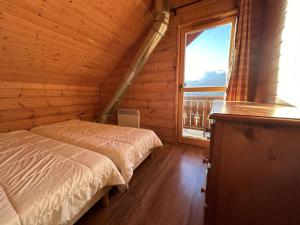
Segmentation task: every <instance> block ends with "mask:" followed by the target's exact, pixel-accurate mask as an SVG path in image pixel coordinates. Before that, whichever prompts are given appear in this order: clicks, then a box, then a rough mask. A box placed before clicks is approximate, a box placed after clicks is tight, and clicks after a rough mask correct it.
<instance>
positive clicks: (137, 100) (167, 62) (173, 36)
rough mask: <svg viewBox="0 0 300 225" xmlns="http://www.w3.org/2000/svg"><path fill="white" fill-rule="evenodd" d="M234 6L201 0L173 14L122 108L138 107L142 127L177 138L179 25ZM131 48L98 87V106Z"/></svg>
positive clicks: (107, 95)
mask: <svg viewBox="0 0 300 225" xmlns="http://www.w3.org/2000/svg"><path fill="white" fill-rule="evenodd" d="M235 6H236V1H235V0H222V1H221V0H213V1H212V0H209V1H201V2H199V3H196V4H193V5H192V6H189V7H186V8H182V9H180V10H178V11H177V14H176V16H175V15H172V16H171V20H170V25H169V28H168V31H167V33H166V35H165V37H164V38H163V39H162V41H161V42H160V44H159V45H158V46H157V48H156V50H155V52H154V53H153V55H152V56H151V57H150V59H149V60H148V62H147V64H146V65H145V67H144V69H143V71H142V72H141V73H140V74H139V75H138V77H137V78H136V80H135V81H134V84H133V86H131V87H130V89H129V91H128V93H127V95H126V96H125V98H124V100H123V101H122V103H121V108H135V109H140V110H141V126H142V127H144V128H150V129H153V130H154V131H155V132H156V133H157V134H158V135H159V136H160V138H162V140H164V141H166V142H176V139H177V135H176V132H177V122H176V121H177V74H176V71H177V57H178V51H179V49H178V40H177V38H178V37H177V35H178V26H180V25H183V24H187V23H190V22H193V21H197V20H199V19H203V18H205V17H207V16H211V15H214V14H217V13H220V12H224V11H228V10H231V9H233V8H235ZM134 50H135V49H132V50H131V51H130V52H129V53H128V55H127V56H126V57H124V58H123V61H122V62H121V63H120V64H119V66H118V67H117V68H116V69H115V70H114V71H113V72H112V73H111V75H110V77H109V79H106V80H105V81H104V82H103V84H102V86H101V87H100V90H101V93H100V96H101V98H100V102H101V106H103V105H105V104H106V103H107V101H108V100H109V98H110V96H111V94H112V93H113V91H114V90H115V89H116V88H117V86H118V84H119V83H120V81H121V78H122V75H123V74H124V72H125V71H126V69H127V66H128V64H129V62H130V59H131V58H132V57H131V56H132V52H134Z"/></svg>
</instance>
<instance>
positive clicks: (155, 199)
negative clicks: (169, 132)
mask: <svg viewBox="0 0 300 225" xmlns="http://www.w3.org/2000/svg"><path fill="white" fill-rule="evenodd" d="M203 157H204V156H203V152H202V149H201V148H197V147H192V146H188V145H165V146H164V148H163V149H162V150H158V151H156V154H155V157H154V159H146V160H145V161H144V162H143V163H142V164H141V165H140V166H139V168H137V169H136V170H135V173H134V176H133V179H132V180H131V181H130V190H129V191H128V192H126V193H125V194H121V193H119V192H118V191H116V190H112V192H111V203H110V205H109V206H108V207H106V208H103V207H102V206H101V203H97V204H96V205H95V206H94V207H93V208H91V209H90V210H89V211H88V212H87V213H86V215H84V216H83V217H82V218H81V219H80V220H79V221H78V222H77V223H76V225H83V224H89V225H96V224H99V225H100V224H103V225H104V224H105V225H121V224H122V225H123V224H126V225H152V224H153V225H202V221H203V206H204V197H205V196H204V195H203V194H202V193H201V192H200V188H201V187H204V184H205V176H206V174H205V166H204V165H203V163H202V159H203Z"/></svg>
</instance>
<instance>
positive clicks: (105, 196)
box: [67, 148, 155, 225]
mask: <svg viewBox="0 0 300 225" xmlns="http://www.w3.org/2000/svg"><path fill="white" fill-rule="evenodd" d="M154 149H155V148H154ZM154 149H151V150H150V151H149V152H148V153H147V154H146V155H145V156H144V157H143V158H142V159H141V161H140V162H138V163H137V164H136V165H135V167H134V168H133V169H134V170H135V169H136V168H137V167H139V165H141V163H142V162H144V160H145V159H147V158H148V157H149V156H150V157H151V159H153V158H154ZM111 189H112V187H104V188H102V189H101V190H99V191H98V192H97V193H96V194H95V195H94V196H93V198H91V200H89V201H88V202H87V203H86V204H85V206H84V207H83V208H82V209H81V210H80V212H78V213H77V214H76V215H75V216H74V217H73V218H72V219H71V220H70V221H69V222H68V223H67V225H73V224H74V223H76V222H77V221H78V220H79V219H80V218H81V217H82V216H83V215H84V214H85V213H86V212H87V211H88V210H89V209H91V208H92V207H93V206H94V205H95V204H96V203H97V202H98V201H99V200H100V199H101V200H102V204H103V206H104V207H107V206H108V205H109V191H110V190H111Z"/></svg>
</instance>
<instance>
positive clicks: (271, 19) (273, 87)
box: [255, 0, 287, 103]
mask: <svg viewBox="0 0 300 225" xmlns="http://www.w3.org/2000/svg"><path fill="white" fill-rule="evenodd" d="M263 2H264V10H263V11H264V14H263V18H262V19H261V20H260V21H259V22H262V23H263V24H262V34H261V35H262V36H261V43H260V49H261V50H260V53H259V55H260V58H259V59H258V61H259V65H258V67H259V68H258V73H257V78H256V97H255V101H256V102H267V103H274V102H275V100H276V92H277V78H278V71H279V58H280V45H281V32H282V29H283V27H284V21H285V8H286V4H287V0H277V1H273V0H265V1H263ZM259 22H258V23H259Z"/></svg>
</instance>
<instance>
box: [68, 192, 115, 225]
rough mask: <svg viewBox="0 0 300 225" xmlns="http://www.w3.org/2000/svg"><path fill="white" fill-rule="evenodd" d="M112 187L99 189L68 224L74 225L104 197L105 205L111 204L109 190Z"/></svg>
mask: <svg viewBox="0 0 300 225" xmlns="http://www.w3.org/2000/svg"><path fill="white" fill-rule="evenodd" d="M111 188H112V187H104V188H102V189H101V190H99V191H98V192H97V193H96V194H95V195H94V196H93V197H92V198H91V199H90V200H89V201H88V202H87V203H86V204H85V206H84V207H83V208H82V209H81V210H80V211H79V212H78V213H77V214H76V215H75V216H74V217H73V218H72V219H71V220H70V221H69V222H68V223H67V225H73V224H74V223H76V222H77V221H78V220H79V219H80V218H81V217H82V216H83V215H84V214H85V213H86V212H87V211H88V210H89V209H90V208H92V207H93V206H94V205H95V204H96V202H98V201H99V200H100V199H102V203H103V206H104V207H107V206H108V205H109V191H110V189H111Z"/></svg>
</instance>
